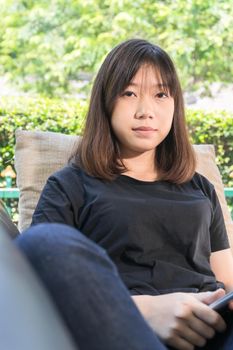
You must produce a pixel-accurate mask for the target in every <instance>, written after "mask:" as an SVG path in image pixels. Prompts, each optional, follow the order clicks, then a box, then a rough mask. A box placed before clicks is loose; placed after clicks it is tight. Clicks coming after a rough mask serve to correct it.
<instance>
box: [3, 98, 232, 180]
mask: <svg viewBox="0 0 233 350" xmlns="http://www.w3.org/2000/svg"><path fill="white" fill-rule="evenodd" d="M86 109H87V103H86V102H85V101H83V100H79V101H78V100H74V99H66V100H58V99H48V98H29V97H10V98H9V97H8V98H2V99H1V101H0V149H1V153H0V170H2V169H3V168H5V167H6V166H7V165H8V164H11V165H12V166H13V164H14V159H13V157H14V144H15V136H14V132H15V130H16V129H18V128H21V129H27V130H35V129H39V130H50V131H55V132H62V133H66V134H81V132H82V127H83V123H84V119H85V114H86ZM187 120H188V125H189V130H190V134H191V139H192V142H193V143H196V144H198V143H209V144H214V145H215V147H216V154H217V163H218V165H219V167H220V171H221V174H222V177H223V182H224V184H225V186H233V114H230V113H226V112H223V111H218V112H216V113H207V112H205V111H193V110H188V111H187Z"/></svg>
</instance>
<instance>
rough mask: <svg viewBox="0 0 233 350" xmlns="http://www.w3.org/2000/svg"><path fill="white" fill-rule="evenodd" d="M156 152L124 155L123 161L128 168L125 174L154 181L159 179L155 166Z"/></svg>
mask: <svg viewBox="0 0 233 350" xmlns="http://www.w3.org/2000/svg"><path fill="white" fill-rule="evenodd" d="M154 159H155V153H154V152H144V153H141V154H138V155H136V156H133V157H123V159H122V160H123V163H124V165H125V167H126V168H127V171H126V172H124V175H127V176H130V177H133V178H135V179H138V180H142V181H154V180H156V179H157V171H156V168H155V160H154Z"/></svg>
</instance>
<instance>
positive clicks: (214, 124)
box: [0, 0, 233, 221]
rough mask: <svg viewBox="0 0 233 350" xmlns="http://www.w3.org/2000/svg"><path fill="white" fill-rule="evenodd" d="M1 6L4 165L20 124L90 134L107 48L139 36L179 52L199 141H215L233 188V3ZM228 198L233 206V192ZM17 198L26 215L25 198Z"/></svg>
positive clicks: (141, 0) (188, 0) (181, 0)
mask: <svg viewBox="0 0 233 350" xmlns="http://www.w3.org/2000/svg"><path fill="white" fill-rule="evenodd" d="M0 6H1V7H0V8H1V26H0V77H1V78H0V171H2V170H3V169H5V168H6V166H7V165H11V166H12V167H14V144H15V138H14V132H15V130H16V129H17V128H22V129H28V130H33V129H40V130H50V131H56V132H63V133H67V134H81V133H82V126H83V123H84V121H85V113H86V110H87V105H88V99H89V94H90V88H91V84H92V81H93V78H94V77H95V74H96V72H97V70H98V68H99V66H100V64H101V62H102V61H103V59H104V57H105V55H106V54H107V52H108V51H109V50H111V49H112V47H113V46H115V45H116V44H118V43H119V42H121V41H123V40H125V39H129V38H135V37H137V38H144V39H148V40H150V41H152V42H154V43H156V44H158V45H160V46H162V47H163V48H164V49H165V50H166V51H167V52H168V53H169V54H170V55H171V57H172V58H173V60H174V62H175V65H176V67H177V70H178V73H179V76H180V79H181V83H182V88H183V91H184V96H185V102H186V112H187V120H188V127H189V131H190V136H191V139H192V142H193V143H211V144H214V145H215V148H216V154H217V163H218V165H219V167H220V171H221V174H222V177H223V181H224V186H225V187H233V108H231V106H232V104H228V102H232V100H233V94H232V95H230V94H231V93H232V91H233V80H232V76H233V40H232V30H233V7H232V5H231V2H230V1H228V0H221V1H219V0H172V1H171V0H163V1H154V0H153V1H152V0H112V1H106V0H102V1H100V0H86V1H85V0H82V1H80V0H76V1H75V0H51V1H45V0H37V1H35V0H27V1H26V0H24V1H23V0H14V1H11V0H0ZM6 86H7V89H6ZM8 87H10V88H8ZM5 91H7V92H5ZM225 91H228V94H226V93H225ZM229 92H230V94H229ZM221 94H222V95H223V96H224V94H225V97H226V98H225V100H224V99H223V102H222V103H220V105H219V104H218V106H217V107H215V105H214V104H212V103H211V98H212V97H213V95H215V96H218V95H221ZM205 98H206V100H204V101H210V103H209V104H207V103H204V104H202V109H198V108H197V106H198V103H196V102H198V101H199V100H201V99H202V100H203V99H205ZM229 105H230V107H229ZM213 107H214V108H213ZM5 185H6V184H5V180H4V178H3V177H2V178H1V179H0V186H1V187H4V186H5ZM13 186H15V184H14V183H13ZM228 204H229V207H230V210H233V202H232V199H229V200H228ZM8 205H11V208H12V215H13V217H14V220H15V221H17V203H16V201H11V202H8Z"/></svg>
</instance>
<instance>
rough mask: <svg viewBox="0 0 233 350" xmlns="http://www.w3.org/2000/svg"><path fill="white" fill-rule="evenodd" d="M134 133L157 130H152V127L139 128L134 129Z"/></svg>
mask: <svg viewBox="0 0 233 350" xmlns="http://www.w3.org/2000/svg"><path fill="white" fill-rule="evenodd" d="M133 130H134V131H156V130H157V129H154V128H151V127H150V126H139V127H138V128H133Z"/></svg>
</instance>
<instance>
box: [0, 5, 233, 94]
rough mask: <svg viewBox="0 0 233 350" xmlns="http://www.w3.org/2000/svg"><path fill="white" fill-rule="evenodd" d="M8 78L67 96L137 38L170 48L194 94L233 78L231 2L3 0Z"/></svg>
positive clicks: (1, 44) (0, 52) (2, 51)
mask: <svg viewBox="0 0 233 350" xmlns="http://www.w3.org/2000/svg"><path fill="white" fill-rule="evenodd" d="M0 6H1V27H0V74H5V73H8V76H9V77H10V78H11V79H12V81H13V82H14V83H15V84H20V86H21V87H23V88H24V89H25V90H31V91H34V92H39V93H40V94H44V95H49V96H59V95H60V96H61V95H63V94H64V92H65V93H72V92H73V91H78V90H80V91H85V89H86V88H85V87H82V86H81V87H80V88H77V81H79V80H83V79H84V80H85V79H87V80H90V79H91V77H92V75H93V73H94V72H96V71H97V69H98V67H99V65H100V63H101V61H102V60H103V58H104V57H105V55H106V54H107V52H109V51H110V50H111V49H112V47H113V46H115V45H116V44H118V43H119V42H121V41H123V40H125V39H129V38H132V37H140V38H145V39H148V40H151V41H152V42H154V43H156V44H159V45H160V46H162V47H163V48H164V49H165V50H166V51H167V52H168V53H169V54H170V55H171V56H172V58H173V60H174V61H175V63H176V65H177V67H178V71H179V72H180V76H181V77H182V83H183V87H184V88H185V89H186V90H191V89H193V88H197V87H199V84H201V85H202V86H203V85H205V86H206V88H208V84H209V82H212V81H226V82H229V81H230V80H231V79H232V74H233V62H232V60H231V59H226V58H227V57H232V55H233V45H232V28H233V6H232V4H231V2H230V1H229V0H221V1H219V0H188V1H187V0H176V1H174V0H158V1H154V0H111V1H109V0H108V1H107V0H85V1H81V0H53V1H45V0H27V1H25V0H0Z"/></svg>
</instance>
